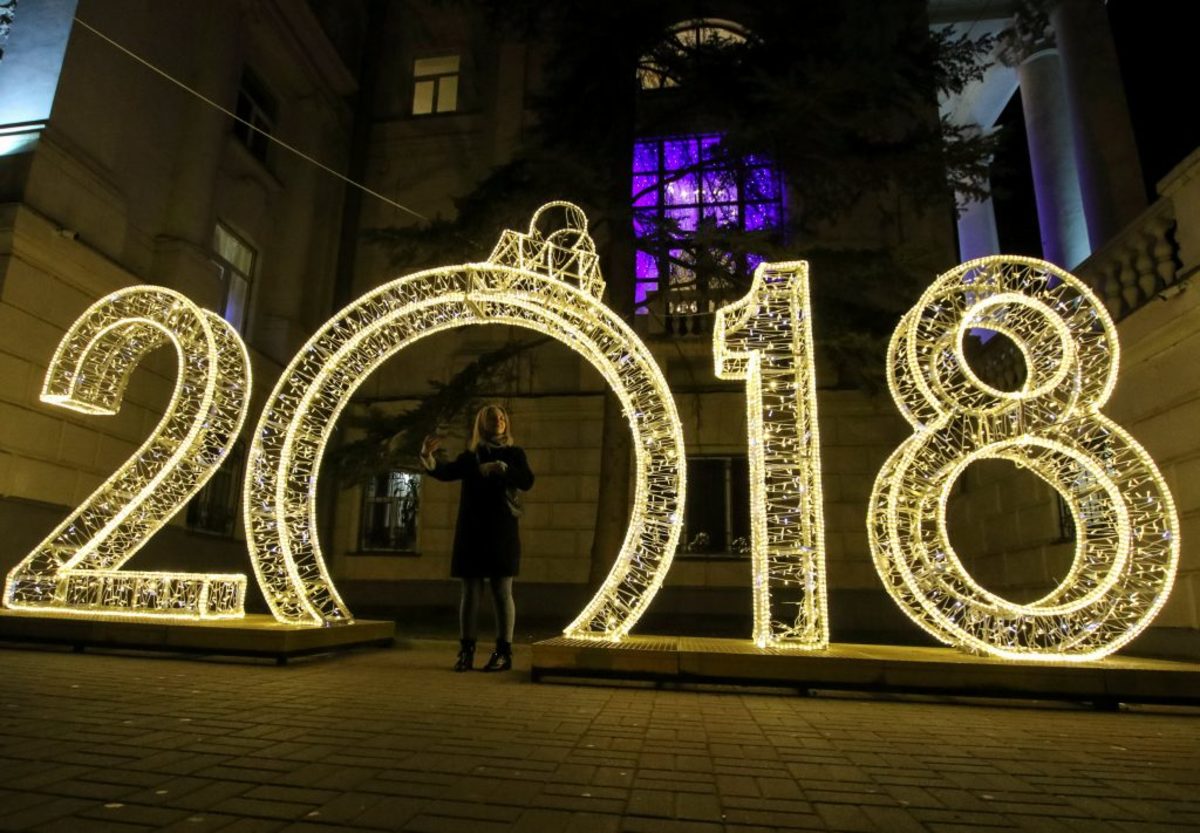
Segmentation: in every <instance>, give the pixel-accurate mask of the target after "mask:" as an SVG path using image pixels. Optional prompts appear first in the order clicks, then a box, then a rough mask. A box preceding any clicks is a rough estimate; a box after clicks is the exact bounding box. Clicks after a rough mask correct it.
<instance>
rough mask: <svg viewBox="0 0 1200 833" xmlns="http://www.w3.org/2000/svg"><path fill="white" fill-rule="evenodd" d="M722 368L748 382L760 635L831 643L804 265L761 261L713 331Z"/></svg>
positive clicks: (779, 642) (792, 642)
mask: <svg viewBox="0 0 1200 833" xmlns="http://www.w3.org/2000/svg"><path fill="white" fill-rule="evenodd" d="M713 354H714V357H715V360H716V373H717V376H719V377H720V378H722V379H745V380H746V432H747V435H748V445H749V458H750V552H751V561H752V569H753V582H754V640H755V642H756V643H758V645H760V646H765V645H776V646H781V647H798V648H806V649H819V648H825V647H826V646H828V644H829V616H828V613H827V602H826V597H827V594H826V589H825V547H824V519H823V516H822V508H821V465H820V448H819V442H818V436H817V393H816V379H815V376H814V373H813V365H812V355H813V351H812V326H811V322H810V316H809V303H808V264H807V263H805V262H803V261H797V262H794V263H764V264H762V265H760V266H759V267H758V269H757V270H756V271H755V273H754V282H753V284H752V285H751V287H750V292H749V293H748V294H747V295H746V296H745V297H744V298H742V299H740V300H738V301H736V302H734V303H732V304H729V305H728V306H725V307H722V308H721V310H720V311H719V312H718V313H717V320H716V325H715V326H714V328H713Z"/></svg>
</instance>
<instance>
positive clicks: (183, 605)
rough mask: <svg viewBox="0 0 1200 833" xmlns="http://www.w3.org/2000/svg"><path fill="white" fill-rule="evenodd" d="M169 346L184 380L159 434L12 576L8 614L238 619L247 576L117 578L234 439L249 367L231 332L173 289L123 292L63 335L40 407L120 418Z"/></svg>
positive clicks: (131, 574)
mask: <svg viewBox="0 0 1200 833" xmlns="http://www.w3.org/2000/svg"><path fill="white" fill-rule="evenodd" d="M168 343H170V344H172V345H173V346H174V347H175V350H176V353H177V354H178V357H179V373H178V376H177V378H176V381H175V387H174V389H173V391H172V394H171V400H170V403H169V404H168V405H167V408H166V411H165V413H164V415H163V417H162V419H161V420H160V421H159V423H158V426H157V427H156V428H155V430H154V431H153V433H152V434H151V435H150V437H149V438H148V439H147V440H146V441H145V442H144V443H143V444H142V446H141V447H140V448H139V449H138V450H137V451H136V452H135V453H134V454H133V456H132V457H131V458H130V459H129V460H128V461H127V462H126V463H124V465H122V466H121V467H120V468H119V469H118V470H117V471H116V472H115V473H114V474H113V475H112V476H110V477H109V478H108V479H107V480H106V481H105V482H104V483H102V484H101V485H100V486H99V488H97V489H96V490H95V492H93V493H92V495H91V496H90V497H89V498H88V499H87V500H85V501H84V502H83V503H82V504H81V505H80V506H79V507H78V508H77V509H76V510H75V511H74V512H73V513H72V514H71V515H70V516H69V517H68V518H67V519H66V520H65V521H63V522H62V523H61V524H59V526H58V527H57V528H56V529H55V530H54V531H53V532H51V533H50V535H49V536H47V537H46V539H45V540H44V541H42V542H41V543H40V544H38V546H37V547H36V548H35V549H34V550H33V552H31V553H30V554H29V555H28V556H26V557H25V558H24V559H23V560H22V561H21V562H20V563H19V564H17V566H16V567H14V568H13V569H12V571H11V572H10V573H9V574H8V578H7V580H6V582H5V586H4V597H3V601H4V605H5V607H8V608H12V609H22V610H36V611H42V612H47V613H54V614H60V613H61V614H70V615H86V616H101V617H115V618H125V619H142V620H155V621H156V620H161V619H221V618H239V617H241V616H243V615H244V600H245V594H246V577H245V576H244V575H225V574H209V573H183V572H149V571H127V570H121V569H120V567H121V566H122V565H123V564H125V563H126V562H127V561H128V560H129V559H130V558H131V557H133V555H134V554H135V553H136V552H137V551H138V549H139V548H140V547H141V546H142V545H143V544H145V542H146V541H147V540H149V538H150V537H151V536H152V535H154V533H155V532H156V531H157V530H158V529H159V528H161V527H162V526H163V525H164V524H165V523H166V522H167V521H168V520H170V518H171V516H172V515H174V514H175V512H176V511H177V510H178V509H179V508H180V507H182V506H183V505H184V504H185V503H186V502H187V501H188V500H189V499H190V498H191V497H192V496H193V495H194V494H195V493H196V492H197V491H199V490H200V488H201V487H202V486H203V485H204V483H205V482H206V481H207V480H208V479H209V478H210V477H211V476H212V475H213V473H214V472H215V471H216V470H217V468H218V467H219V466H220V465H221V463H222V461H224V459H225V458H226V456H227V455H228V453H229V450H230V446H231V444H232V443H233V441H234V440H235V439H236V437H237V434H238V432H239V431H240V430H241V427H242V423H243V421H244V420H245V417H246V407H247V400H248V394H249V389H250V361H249V357H248V356H247V354H246V348H245V345H244V344H243V343H242V340H241V337H240V336H239V335H238V334H237V332H236V331H235V330H234V329H233V328H232V327H230V326H229V324H227V323H226V322H225V321H224V320H222V319H221V318H220V317H218V316H217V315H215V314H213V313H211V312H208V311H207V310H202V309H200V308H199V307H197V306H196V305H195V304H193V303H192V302H191V301H189V300H188V299H187V298H186V297H184V296H183V295H181V294H179V293H178V292H175V291H174V290H170V289H166V288H163V287H156V286H138V287H131V288H128V289H122V290H119V291H117V292H114V293H112V294H111V295H108V296H106V297H104V298H102V299H100V300H99V301H97V302H96V303H95V304H93V305H92V306H91V307H90V308H89V309H88V310H86V311H85V312H84V313H83V315H82V316H80V317H79V319H78V320H76V322H75V323H74V324H73V325H72V326H71V328H70V329H69V330H68V331H67V332H66V334H65V335H64V336H63V338H62V341H61V342H60V343H59V346H58V349H57V350H56V351H55V354H54V358H53V359H52V360H51V362H50V367H49V368H48V369H47V371H46V378H45V383H44V386H43V389H42V394H41V399H42V401H43V402H46V403H50V404H53V405H57V406H59V407H62V408H67V409H70V410H74V411H77V412H80V413H84V414H94V415H111V414H115V413H117V412H118V410H119V409H120V407H121V403H122V401H123V399H124V396H125V390H126V387H127V385H128V383H129V379H130V377H131V375H132V373H133V371H134V369H135V368H136V367H137V366H138V364H139V363H140V362H141V361H142V360H143V359H144V358H145V357H146V355H147V354H149V353H150V352H152V351H153V350H155V349H156V348H158V347H160V346H162V345H164V344H168Z"/></svg>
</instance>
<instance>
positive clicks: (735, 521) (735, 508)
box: [680, 457, 750, 556]
mask: <svg viewBox="0 0 1200 833" xmlns="http://www.w3.org/2000/svg"><path fill="white" fill-rule="evenodd" d="M687 484H688V488H687V504H686V505H685V506H684V510H683V541H682V546H681V548H680V552H681V553H683V554H686V555H692V556H706V555H744V554H746V553H748V552H750V465H749V461H748V460H747V459H746V458H745V457H689V458H688V461H687Z"/></svg>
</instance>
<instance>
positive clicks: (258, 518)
mask: <svg viewBox="0 0 1200 833" xmlns="http://www.w3.org/2000/svg"><path fill="white" fill-rule="evenodd" d="M553 214H558V215H560V216H561V217H562V218H563V227H561V228H558V229H556V230H553V231H549V232H547V231H544V230H543V229H542V225H543V224H544V221H548V220H549V218H550V217H551V215H553ZM603 291H604V281H603V278H602V277H601V275H600V271H599V263H598V257H597V255H596V250H595V245H594V244H593V242H592V239H591V237H590V236H589V235H588V233H587V218H586V217H585V216H584V214H583V212H582V211H581V210H580V209H579V208H578V207H577V206H574V205H572V204H571V203H566V202H554V203H549V204H547V205H545V206H543V207H542V208H540V209H539V210H538V211H537V212H536V213H535V214H534V216H533V219H532V221H531V223H530V227H529V232H528V233H524V234H523V233H519V232H515V231H511V230H509V231H505V232H503V234H502V235H501V237H500V241H499V242H498V243H497V245H496V247H495V249H494V250H493V251H492V254H491V256H490V257H489V258H488V260H487V261H486V262H483V263H470V264H465V265H462V266H450V267H445V268H440V269H432V270H428V271H425V272H419V273H416V274H413V275H408V276H406V277H403V278H399V279H398V280H395V281H392V282H391V283H388V284H385V285H384V286H381V287H379V288H378V289H376V290H374V291H372V292H370V293H368V294H366V295H364V296H362V297H361V298H359V299H358V300H357V301H355V302H354V303H352V304H350V305H349V306H347V307H346V308H345V309H343V310H341V311H340V312H338V313H337V314H336V315H335V316H334V317H333V318H332V319H330V321H329V322H327V323H326V324H325V325H324V326H323V327H322V328H321V330H320V331H319V332H318V333H317V334H316V335H315V336H313V338H311V339H310V340H309V341H308V343H307V344H306V345H305V346H304V347H303V348H302V349H301V350H300V352H299V354H298V355H297V356H296V358H295V359H293V361H292V363H291V364H290V365H289V366H288V368H287V370H286V371H285V372H284V373H283V376H282V377H281V378H280V380H279V382H278V384H277V385H276V386H275V389H274V392H273V393H272V394H271V397H270V398H269V400H268V401H267V404H266V406H265V408H264V410H263V413H262V416H261V418H260V420H259V423H258V425H257V427H256V428H255V431H254V437H253V442H252V447H251V450H250V458H249V465H248V466H247V471H246V488H245V490H244V500H245V504H244V512H245V521H246V530H247V538H248V539H249V543H250V552H251V561H252V563H253V565H254V570H255V573H256V575H257V577H258V580H259V584H260V586H261V587H262V589H263V592H264V595H265V597H266V599H267V602H268V604H269V605H270V607H271V610H272V612H273V613H274V615H275V617H276V618H277V619H279V620H280V621H283V622H294V623H308V624H325V625H328V624H334V623H338V622H346V621H350V620H351V613H350V611H349V610H348V609H347V607H346V605H345V604H344V602H343V601H342V599H341V598H340V596H339V595H338V593H337V590H336V588H335V587H334V584H333V581H332V580H331V579H330V577H329V574H328V572H327V570H326V566H325V560H324V557H323V555H322V553H321V548H320V544H319V542H318V538H317V527H316V504H317V472H318V470H319V468H320V462H321V458H322V456H323V454H324V451H325V446H326V444H327V442H328V440H329V436H330V433H331V431H332V429H333V426H334V424H335V423H336V422H337V418H338V415H339V414H340V413H341V411H342V409H343V408H344V407H345V406H346V404H347V403H348V402H349V400H350V397H351V395H352V394H353V392H354V390H355V389H356V388H357V387H358V385H359V384H360V383H361V382H362V381H363V379H365V378H366V377H367V375H368V374H370V373H371V371H373V370H374V369H375V368H376V367H378V366H379V365H380V364H381V363H382V362H383V361H385V360H386V359H388V358H390V357H391V356H394V355H395V354H396V353H398V352H400V351H401V350H403V349H404V348H405V347H407V346H408V345H410V344H412V343H414V342H415V341H417V340H418V339H421V338H424V337H425V336H429V335H432V334H434V333H437V332H441V331H442V330H446V329H450V328H454V327H460V326H464V325H467V324H482V323H497V324H508V325H513V326H520V327H526V328H529V329H532V330H536V331H538V332H541V333H544V334H546V335H549V336H551V337H553V338H555V339H557V340H559V341H561V342H562V343H563V344H565V345H567V346H568V347H570V348H572V349H573V350H575V351H576V352H578V353H579V354H580V355H582V356H583V357H584V358H585V359H587V360H588V361H589V362H590V363H591V364H592V365H593V366H594V367H595V368H596V369H597V370H598V371H599V372H600V374H601V375H602V376H603V377H604V379H605V381H606V382H607V383H608V384H609V386H610V387H611V388H612V390H613V391H614V392H615V393H616V395H617V397H618V399H619V400H620V402H621V405H622V407H623V409H624V412H625V416H626V418H627V419H628V420H629V424H630V428H631V430H632V432H633V440H634V442H633V445H634V449H635V472H636V480H635V489H634V500H633V511H632V517H631V519H630V525H629V529H628V531H627V532H626V536H625V540H624V543H623V544H622V547H621V551H620V553H619V554H618V555H617V559H616V563H615V564H614V565H613V568H612V570H611V572H610V573H609V575H608V577H607V578H606V580H605V582H604V584H603V586H602V587H601V588H600V589H599V591H598V592H597V593H596V595H595V596H594V597H593V598H592V600H591V601H590V602H589V603H588V605H587V606H586V607H585V608H584V609H583V611H582V612H581V613H580V614H579V616H578V617H577V618H576V619H575V621H574V622H572V623H571V625H570V626H568V628H567V629H566V633H567V635H569V636H573V637H577V638H582V639H606V640H619V639H620V638H621V637H623V636H624V635H625V634H626V633H628V632H629V630H630V628H632V627H633V625H634V624H635V623H636V622H637V620H638V618H639V617H640V616H641V615H642V613H643V612H644V611H645V609H646V607H647V606H648V605H649V603H650V600H651V599H652V598H653V597H654V595H655V593H656V592H657V590H658V588H659V586H660V585H661V584H662V580H663V576H664V574H665V573H666V571H667V569H668V567H669V566H670V563H671V559H672V558H673V556H674V553H675V547H676V545H677V543H678V540H679V534H680V530H681V527H682V513H681V507H682V501H683V499H684V489H685V485H686V484H685V466H684V456H683V432H682V427H681V424H680V421H679V417H678V414H677V413H676V411H675V405H674V402H673V400H672V398H671V395H670V391H669V390H668V388H667V385H666V381H665V379H664V378H663V376H662V373H661V371H660V370H659V368H658V366H657V364H656V363H655V362H654V359H653V357H652V356H651V354H650V352H649V350H648V349H647V348H646V347H645V345H644V344H642V342H641V341H640V340H639V339H638V337H637V335H636V334H635V333H634V332H633V331H632V330H631V329H630V328H629V326H628V325H627V324H625V323H624V322H623V321H622V320H621V319H620V318H619V317H618V316H617V315H615V314H614V313H613V312H612V311H611V310H609V309H608V308H607V307H606V306H604V304H603V303H602V302H601V300H600V297H601V295H602V294H603Z"/></svg>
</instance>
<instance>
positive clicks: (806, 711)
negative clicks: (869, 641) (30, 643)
mask: <svg viewBox="0 0 1200 833" xmlns="http://www.w3.org/2000/svg"><path fill="white" fill-rule="evenodd" d="M453 653H454V646H453V644H452V643H450V642H435V641H425V642H417V643H413V644H411V645H408V646H404V647H398V648H396V649H394V650H386V651H363V652H358V653H353V654H348V655H344V656H340V657H333V658H323V659H318V660H314V661H308V662H298V663H293V664H292V665H290V666H287V667H283V668H277V667H274V666H272V665H268V664H254V663H237V662H228V661H217V660H196V659H179V658H157V657H152V656H143V655H115V654H108V655H98V654H92V653H88V654H82V655H76V654H71V653H67V652H58V651H37V650H21V649H13V648H9V649H3V650H0V663H2V676H0V829H3V830H36V831H46V833H58V831H64V833H66V832H67V831H69V833H80V832H81V831H102V832H103V833H109V832H110V831H111V833H124V832H125V831H128V833H134V831H148V830H169V831H189V832H190V833H201V831H216V830H220V831H226V832H227V833H252V831H253V832H255V833H257V832H258V831H264V832H265V831H288V833H300V832H301V831H305V833H333V832H334V831H349V830H356V831H357V830H409V831H429V833H437V832H438V831H469V833H488V831H522V832H527V833H540V832H541V831H546V832H547V833H584V832H585V831H631V832H632V831H671V832H674V831H678V833H684V831H697V833H751V831H763V830H770V829H800V830H838V831H870V830H880V831H888V832H889V833H892V831H894V832H895V833H909V832H910V831H911V832H912V833H917V831H929V832H930V833H934V832H935V831H936V832H937V833H950V831H1001V830H1003V831H1050V833H1053V832H1054V831H1086V833H1107V832H1108V831H1129V832H1130V833H1135V832H1136V833H1151V831H1179V830H1188V829H1191V830H1200V744H1198V741H1200V712H1198V711H1196V710H1182V709H1180V710H1172V709H1149V708H1141V709H1134V710H1130V711H1123V712H1118V713H1101V712H1093V711H1086V710H1083V709H1081V708H1075V707H1071V706H1055V705H1044V706H1043V705H1031V704H1021V705H1013V704H995V703H989V704H966V703H962V702H946V701H941V702H935V701H931V700H920V699H913V698H909V699H879V698H865V697H863V698H838V697H815V698H805V697H798V696H795V695H794V694H789V693H786V692H770V691H768V692H747V691H746V690H736V691H733V690H730V691H671V690H655V689H653V688H629V687H624V688H622V687H611V686H608V687H601V686H568V685H555V684H547V685H533V684H532V683H530V682H529V676H528V673H527V672H513V673H509V674H501V675H489V674H480V673H474V674H454V673H453V672H451V671H449V670H448V666H449V664H450V662H451V661H452V659H453ZM528 657H529V651H528V648H527V647H524V646H518V657H517V658H518V667H519V668H520V667H522V666H523V667H525V668H527V667H528Z"/></svg>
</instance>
